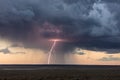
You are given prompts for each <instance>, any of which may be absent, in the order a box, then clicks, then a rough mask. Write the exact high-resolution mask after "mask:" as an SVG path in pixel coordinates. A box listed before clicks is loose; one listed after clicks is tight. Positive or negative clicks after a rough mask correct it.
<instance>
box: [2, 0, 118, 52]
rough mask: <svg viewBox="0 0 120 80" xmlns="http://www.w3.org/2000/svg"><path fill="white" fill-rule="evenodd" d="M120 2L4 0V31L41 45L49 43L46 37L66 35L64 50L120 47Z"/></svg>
mask: <svg viewBox="0 0 120 80" xmlns="http://www.w3.org/2000/svg"><path fill="white" fill-rule="evenodd" d="M110 4H111V5H112V6H111V5H110ZM118 4H119V3H118V2H117V1H114V3H113V2H111V1H108V0H91V1H89V0H86V1H85V0H74V1H73V0H11V1H9V0H0V35H1V36H2V37H3V38H6V39H10V40H12V41H16V40H17V41H19V42H23V43H24V46H26V47H36V46H37V47H38V48H41V46H42V47H43V48H46V47H44V45H48V44H47V43H46V42H43V41H42V39H53V38H59V39H64V40H66V41H68V42H63V43H62V46H61V47H62V48H61V50H60V51H62V52H66V51H70V50H73V49H75V48H76V47H82V48H85V49H91V50H92V49H93V48H97V50H100V49H102V50H104V51H106V49H119V48H120V45H119V43H120V37H119V35H120V28H119V24H120V23H119V20H120V18H119V13H120V12H119V10H117V7H120V6H119V5H118ZM111 7H112V8H111ZM38 43H39V44H38ZM43 43H45V44H43Z"/></svg>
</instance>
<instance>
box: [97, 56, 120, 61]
mask: <svg viewBox="0 0 120 80" xmlns="http://www.w3.org/2000/svg"><path fill="white" fill-rule="evenodd" d="M99 61H120V58H119V57H114V56H108V57H103V58H101V59H99Z"/></svg>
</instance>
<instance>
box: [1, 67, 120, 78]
mask: <svg viewBox="0 0 120 80" xmlns="http://www.w3.org/2000/svg"><path fill="white" fill-rule="evenodd" d="M0 80H120V66H105V65H104V66H97V65H1V66H0Z"/></svg>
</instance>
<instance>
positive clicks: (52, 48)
mask: <svg viewBox="0 0 120 80" xmlns="http://www.w3.org/2000/svg"><path fill="white" fill-rule="evenodd" d="M56 43H57V40H54V41H53V44H52V46H51V48H50V51H49V55H48V64H50V60H51V56H52V52H53V50H54V48H55V46H56Z"/></svg>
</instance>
